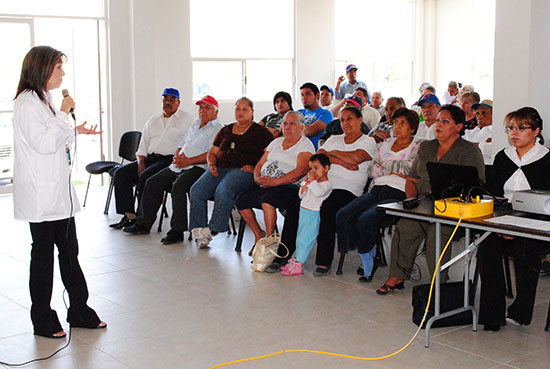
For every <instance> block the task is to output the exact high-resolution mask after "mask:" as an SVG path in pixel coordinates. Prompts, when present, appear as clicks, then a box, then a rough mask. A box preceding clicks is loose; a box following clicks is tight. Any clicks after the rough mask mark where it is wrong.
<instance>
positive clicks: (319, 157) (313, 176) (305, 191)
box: [281, 154, 332, 275]
mask: <svg viewBox="0 0 550 369" xmlns="http://www.w3.org/2000/svg"><path fill="white" fill-rule="evenodd" d="M329 169H330V159H329V158H328V156H326V155H325V154H315V155H312V156H311V158H310V159H309V170H308V173H307V178H306V179H305V180H304V181H302V183H301V184H300V192H299V193H298V195H299V196H300V198H301V199H302V201H301V202H300V219H299V221H298V234H297V236H296V254H295V258H291V259H290V260H289V261H288V263H287V264H286V265H285V266H283V267H282V268H281V273H282V274H283V275H299V274H303V272H304V271H303V265H304V263H305V262H306V260H307V258H308V257H309V253H310V252H311V250H312V249H313V245H315V240H316V239H317V235H318V234H319V223H320V222H321V216H320V210H321V205H322V204H323V201H324V200H325V199H326V198H327V197H328V196H329V195H330V192H331V191H332V185H331V183H330V182H329V180H328V176H327V175H328V171H329Z"/></svg>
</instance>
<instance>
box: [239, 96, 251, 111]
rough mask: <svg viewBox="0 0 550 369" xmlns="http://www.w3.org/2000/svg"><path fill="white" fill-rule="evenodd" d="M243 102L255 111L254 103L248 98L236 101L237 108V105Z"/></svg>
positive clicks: (244, 97)
mask: <svg viewBox="0 0 550 369" xmlns="http://www.w3.org/2000/svg"><path fill="white" fill-rule="evenodd" d="M241 101H245V102H246V103H247V104H248V106H250V109H252V110H254V103H253V102H252V100H250V99H249V98H248V97H246V96H243V97H241V98H240V99H238V100H237V101H235V106H237V104H238V103H240V102H241Z"/></svg>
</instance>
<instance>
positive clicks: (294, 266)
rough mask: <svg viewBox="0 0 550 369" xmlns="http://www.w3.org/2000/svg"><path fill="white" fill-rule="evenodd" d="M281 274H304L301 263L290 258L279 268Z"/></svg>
mask: <svg viewBox="0 0 550 369" xmlns="http://www.w3.org/2000/svg"><path fill="white" fill-rule="evenodd" d="M281 274H282V275H300V274H304V269H303V264H302V263H300V262H299V261H297V260H296V259H294V258H292V259H290V260H289V261H288V263H287V264H286V265H285V266H283V267H282V268H281Z"/></svg>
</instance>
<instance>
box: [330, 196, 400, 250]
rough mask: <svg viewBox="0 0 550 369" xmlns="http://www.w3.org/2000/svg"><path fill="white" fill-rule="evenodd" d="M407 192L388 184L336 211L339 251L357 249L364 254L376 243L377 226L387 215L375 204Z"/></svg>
mask: <svg viewBox="0 0 550 369" xmlns="http://www.w3.org/2000/svg"><path fill="white" fill-rule="evenodd" d="M404 198H405V193H404V192H403V191H399V190H397V189H395V188H392V187H389V186H374V187H373V188H372V190H371V191H370V192H367V193H365V194H363V195H362V196H361V197H358V198H357V199H355V200H353V201H352V202H350V203H349V204H347V205H346V206H344V207H343V208H342V209H340V210H339V211H338V213H336V233H337V234H338V250H339V251H350V250H355V249H357V250H358V251H359V253H361V254H365V253H368V252H369V251H371V250H372V249H373V247H374V246H375V245H376V237H377V233H378V226H379V224H380V222H381V221H382V219H384V217H385V216H386V214H385V213H384V212H383V211H377V210H376V206H377V205H380V204H385V203H389V202H395V201H399V200H403V199H404Z"/></svg>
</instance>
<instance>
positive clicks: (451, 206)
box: [434, 197, 493, 219]
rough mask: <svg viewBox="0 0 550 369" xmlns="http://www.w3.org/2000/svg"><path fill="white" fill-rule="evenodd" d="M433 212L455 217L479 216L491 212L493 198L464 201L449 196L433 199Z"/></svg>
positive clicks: (468, 217)
mask: <svg viewBox="0 0 550 369" xmlns="http://www.w3.org/2000/svg"><path fill="white" fill-rule="evenodd" d="M434 214H435V215H442V216H444V217H449V218H456V219H459V218H461V219H470V218H481V217H484V216H487V215H492V214H493V200H480V199H479V197H478V198H476V199H474V200H473V201H472V202H466V201H464V200H462V199H461V198H460V197H450V198H448V199H441V200H436V201H434Z"/></svg>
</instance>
